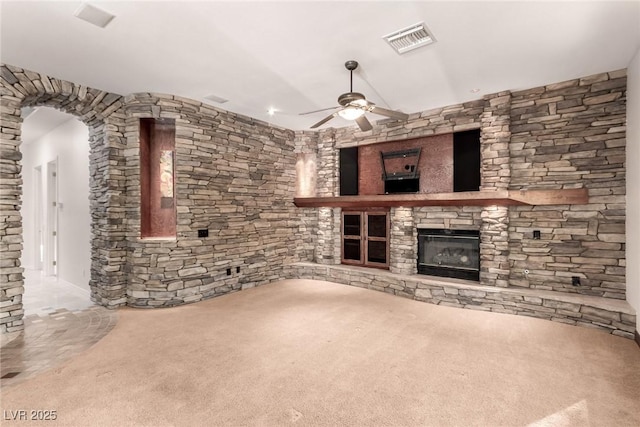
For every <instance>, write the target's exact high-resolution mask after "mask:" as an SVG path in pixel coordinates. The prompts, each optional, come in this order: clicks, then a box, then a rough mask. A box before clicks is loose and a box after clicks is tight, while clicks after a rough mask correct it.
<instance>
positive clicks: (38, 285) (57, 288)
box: [22, 269, 94, 316]
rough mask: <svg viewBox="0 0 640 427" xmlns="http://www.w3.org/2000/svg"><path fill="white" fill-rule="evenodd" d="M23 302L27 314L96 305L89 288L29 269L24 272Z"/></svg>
mask: <svg viewBox="0 0 640 427" xmlns="http://www.w3.org/2000/svg"><path fill="white" fill-rule="evenodd" d="M22 304H23V307H24V313H25V315H26V316H28V315H31V314H40V315H42V314H50V313H53V312H54V311H56V309H58V308H66V309H67V310H70V311H74V310H83V309H85V308H89V307H91V306H92V305H94V304H93V302H91V298H90V293H89V290H88V289H83V288H81V287H79V286H76V285H73V284H71V283H69V282H66V281H64V280H62V279H57V278H56V277H52V276H45V275H43V274H42V273H41V272H40V271H37V270H27V269H25V272H24V295H23V296H22Z"/></svg>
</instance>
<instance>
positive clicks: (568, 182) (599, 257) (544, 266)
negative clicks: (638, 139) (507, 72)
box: [509, 70, 626, 299]
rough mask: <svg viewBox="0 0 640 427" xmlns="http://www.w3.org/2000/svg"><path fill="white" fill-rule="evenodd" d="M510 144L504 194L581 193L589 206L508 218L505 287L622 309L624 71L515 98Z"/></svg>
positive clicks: (530, 210)
mask: <svg viewBox="0 0 640 427" xmlns="http://www.w3.org/2000/svg"><path fill="white" fill-rule="evenodd" d="M511 134H512V136H511V144H510V152H511V168H512V173H511V185H510V188H513V189H534V188H587V189H589V203H588V204H586V205H561V206H544V207H543V206H534V207H530V206H526V207H525V206H523V207H513V208H511V209H510V212H509V241H510V244H509V247H510V253H509V258H510V262H511V266H512V270H511V280H510V284H511V285H513V286H524V287H530V288H538V289H553V290H558V291H570V292H575V291H577V292H579V293H584V294H591V295H600V296H605V297H610V298H618V299H625V163H624V162H625V139H626V72H625V70H621V71H614V72H610V73H602V74H597V75H594V76H589V77H584V78H581V79H574V80H569V81H566V82H561V83H557V84H551V85H548V86H544V87H539V88H534V89H529V90H525V91H520V92H514V93H513V94H512V100H511ZM534 229H537V230H540V231H541V239H540V240H534V239H533V238H532V237H533V236H532V232H533V230H534ZM525 268H527V269H529V271H530V274H529V275H527V276H525V275H524V274H522V271H523V269H525ZM571 276H577V277H579V278H580V279H581V283H582V286H580V287H577V288H576V287H574V286H572V285H571Z"/></svg>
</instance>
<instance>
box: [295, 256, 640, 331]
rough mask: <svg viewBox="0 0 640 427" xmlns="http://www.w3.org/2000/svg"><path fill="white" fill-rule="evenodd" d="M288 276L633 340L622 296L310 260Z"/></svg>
mask: <svg viewBox="0 0 640 427" xmlns="http://www.w3.org/2000/svg"><path fill="white" fill-rule="evenodd" d="M285 275H286V276H287V277H288V278H304V279H318V280H327V281H331V282H336V283H342V284H348V285H351V286H358V287H362V288H367V289H372V290H377V291H381V292H387V293H390V294H394V295H398V296H402V297H405V298H411V299H414V300H418V301H424V302H428V303H432V304H437V305H446V306H451V307H459V308H467V309H472V310H483V311H492V312H496V313H507V314H516V315H521V316H531V317H537V318H541V319H547V320H552V321H555V322H560V323H566V324H571V325H577V326H583V327H590V328H596V329H600V330H603V331H605V332H607V333H610V334H613V335H618V336H622V337H625V338H629V339H634V333H635V327H636V313H635V310H634V309H633V308H632V307H631V306H630V305H629V304H628V303H627V302H626V301H622V300H615V299H609V298H602V297H595V296H589V295H578V294H568V293H561V292H554V291H537V290H532V289H517V288H498V287H493V286H482V285H477V284H474V283H471V282H468V281H465V280H459V279H449V278H439V277H432V276H418V275H403V274H395V273H391V272H389V271H387V270H377V269H372V268H364V267H354V266H347V265H323V264H316V263H311V262H300V263H294V264H290V265H289V266H287V267H286V268H285Z"/></svg>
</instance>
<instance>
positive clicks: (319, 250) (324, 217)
mask: <svg viewBox="0 0 640 427" xmlns="http://www.w3.org/2000/svg"><path fill="white" fill-rule="evenodd" d="M317 156H318V157H317V164H318V179H317V195H318V196H319V197H332V196H337V195H339V194H340V193H339V189H338V170H339V164H338V162H339V157H338V150H337V148H336V142H335V130H333V129H329V130H326V131H324V132H322V133H321V134H319V135H318V154H317ZM340 223H341V209H340V208H320V209H318V239H317V244H316V252H315V259H316V262H317V263H319V264H340Z"/></svg>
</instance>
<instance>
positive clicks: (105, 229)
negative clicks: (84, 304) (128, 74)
mask: <svg viewBox="0 0 640 427" xmlns="http://www.w3.org/2000/svg"><path fill="white" fill-rule="evenodd" d="M0 72H1V76H0V95H1V99H0V118H1V126H2V129H1V140H0V203H1V206H0V237H1V238H2V243H0V255H1V256H0V259H1V261H0V266H1V267H2V271H1V272H0V332H12V331H19V330H22V329H23V328H24V323H23V321H22V318H23V315H24V310H23V309H22V294H23V293H24V286H23V284H24V281H23V276H22V272H23V268H22V267H21V266H20V255H21V253H22V219H21V216H20V205H21V197H22V178H21V165H20V160H21V158H22V154H21V153H20V143H21V139H20V133H21V126H22V118H21V116H20V114H21V108H22V107H28V106H38V105H44V106H48V107H53V108H56V109H59V110H62V111H64V112H67V113H69V114H72V115H74V116H76V117H78V118H79V119H80V120H81V121H82V122H83V123H85V124H86V125H87V127H88V128H89V144H90V159H89V165H90V183H89V184H90V199H89V203H90V206H91V232H92V242H91V248H92V249H91V280H90V283H89V284H90V287H91V299H92V300H93V301H95V302H96V303H98V304H101V305H104V306H108V307H116V306H119V305H123V304H124V303H125V301H126V296H125V292H126V285H127V277H126V273H125V268H124V265H125V263H126V240H125V235H124V232H123V216H124V201H125V200H124V191H125V183H124V179H125V178H124V173H123V168H124V162H125V160H124V148H125V141H124V138H123V133H124V118H125V117H124V114H123V113H122V111H121V108H122V105H123V100H122V97H121V96H120V95H117V94H112V93H108V92H105V91H101V90H97V89H93V88H89V87H86V86H83V85H78V84H75V83H71V82H67V81H64V80H60V79H56V78H51V77H47V76H44V75H42V74H38V73H35V72H32V71H29V70H24V69H21V68H18V67H13V66H10V65H4V64H3V65H0Z"/></svg>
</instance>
